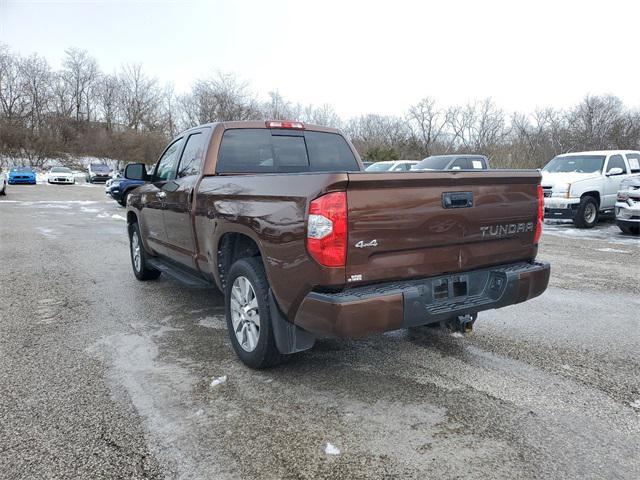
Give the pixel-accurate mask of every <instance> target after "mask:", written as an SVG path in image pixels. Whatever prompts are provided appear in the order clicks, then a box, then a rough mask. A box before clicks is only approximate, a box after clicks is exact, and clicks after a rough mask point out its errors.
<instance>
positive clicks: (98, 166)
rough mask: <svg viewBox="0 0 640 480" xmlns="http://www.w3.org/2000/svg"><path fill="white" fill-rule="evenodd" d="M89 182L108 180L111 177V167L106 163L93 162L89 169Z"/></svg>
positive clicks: (87, 176)
mask: <svg viewBox="0 0 640 480" xmlns="http://www.w3.org/2000/svg"><path fill="white" fill-rule="evenodd" d="M86 178H87V182H89V183H93V182H106V181H107V180H109V179H110V178H111V169H110V168H109V166H108V165H105V164H104V163H92V164H91V165H89V169H88V171H87V175H86Z"/></svg>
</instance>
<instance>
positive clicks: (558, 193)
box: [366, 150, 640, 233]
mask: <svg viewBox="0 0 640 480" xmlns="http://www.w3.org/2000/svg"><path fill="white" fill-rule="evenodd" d="M487 169H489V160H488V159H487V157H485V156H484V155H470V154H454V155H433V156H430V157H427V158H425V159H423V160H421V161H416V160H395V161H383V162H375V163H372V164H370V165H369V166H367V167H366V171H367V172H401V171H411V172H415V171H428V170H434V171H435V170H487ZM542 189H543V192H544V211H545V217H546V218H552V219H569V220H572V221H573V223H574V224H575V226H576V227H578V228H592V227H594V226H595V225H596V224H597V222H598V219H599V217H600V216H601V215H604V214H611V213H614V212H615V215H616V221H617V224H618V226H619V227H620V229H621V230H622V231H623V232H625V233H638V230H639V229H640V200H639V199H640V152H637V151H633V150H628V151H627V150H607V151H594V152H575V153H567V154H563V155H558V156H556V157H554V158H553V159H552V160H551V161H549V163H547V165H546V166H545V167H544V168H543V169H542Z"/></svg>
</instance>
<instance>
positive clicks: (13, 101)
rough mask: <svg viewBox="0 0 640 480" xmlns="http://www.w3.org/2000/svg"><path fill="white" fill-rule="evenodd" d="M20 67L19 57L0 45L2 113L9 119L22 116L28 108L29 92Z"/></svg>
mask: <svg viewBox="0 0 640 480" xmlns="http://www.w3.org/2000/svg"><path fill="white" fill-rule="evenodd" d="M23 87H24V80H23V78H22V76H21V71H20V68H19V59H18V57H16V55H14V54H13V53H11V51H9V48H8V47H6V46H3V45H0V113H2V117H3V118H5V119H6V120H7V121H13V120H14V119H16V118H20V117H21V116H22V115H23V114H24V112H25V110H26V108H27V93H26V92H25V90H24V88H23Z"/></svg>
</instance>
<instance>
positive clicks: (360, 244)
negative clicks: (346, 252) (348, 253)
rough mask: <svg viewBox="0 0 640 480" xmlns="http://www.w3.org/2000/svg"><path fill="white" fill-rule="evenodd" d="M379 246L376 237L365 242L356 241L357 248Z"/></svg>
mask: <svg viewBox="0 0 640 480" xmlns="http://www.w3.org/2000/svg"><path fill="white" fill-rule="evenodd" d="M377 246H378V240H376V239H375V238H374V239H373V240H371V241H370V242H365V241H363V240H360V241H359V242H358V243H356V248H366V247H377Z"/></svg>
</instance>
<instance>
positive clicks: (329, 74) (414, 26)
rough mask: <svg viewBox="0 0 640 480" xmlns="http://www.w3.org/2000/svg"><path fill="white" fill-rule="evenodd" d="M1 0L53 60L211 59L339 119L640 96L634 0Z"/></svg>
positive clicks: (638, 9)
mask: <svg viewBox="0 0 640 480" xmlns="http://www.w3.org/2000/svg"><path fill="white" fill-rule="evenodd" d="M524 5H525V2H519V1H513V0H512V1H504V2H503V1H494V0H482V1H478V0H476V1H453V0H441V1H438V2H427V1H403V0H394V1H388V0H387V1H385V2H376V1H371V0H370V1H362V2H360V1H358V2H356V1H349V0H341V1H333V0H320V1H318V0H316V1H304V0H297V1H276V0H265V1H259V0H240V1H216V0H211V1H205V0H203V1H195V0H194V1H190V0H186V1H160V0H156V1H132V0H129V1H116V0H111V1H110V0H86V1H80V0H75V1H70V0H66V1H53V0H49V1H44V0H42V1H32V0H0V42H2V43H5V44H8V45H9V46H10V47H11V48H12V49H13V50H15V51H17V52H20V53H22V54H29V53H33V52H37V53H39V54H42V55H44V56H45V57H46V58H47V59H48V60H49V61H50V62H51V64H52V66H53V67H54V68H58V67H59V66H60V63H61V59H62V57H63V54H64V50H65V48H67V47H70V46H76V47H80V48H84V49H87V50H88V51H89V52H90V53H91V54H92V55H93V56H94V57H95V58H96V59H97V60H98V62H99V64H100V66H101V68H102V70H103V71H106V72H110V71H114V70H116V69H117V68H118V67H119V65H120V64H122V63H127V62H141V63H143V64H144V66H145V69H146V71H147V72H148V73H149V74H151V75H152V76H156V77H157V78H158V79H160V80H162V81H170V82H173V83H174V85H175V87H176V90H178V91H184V90H186V89H188V88H189V86H190V85H191V83H192V82H193V80H194V79H196V78H201V77H205V76H207V75H210V74H212V73H213V72H215V71H216V70H221V71H224V72H234V73H236V74H237V75H238V76H240V77H241V78H243V79H244V80H247V81H248V82H249V83H250V85H251V87H252V90H255V91H256V92H257V93H259V94H261V95H262V96H263V97H266V93H267V92H268V91H270V90H278V91H279V92H280V93H281V94H282V95H284V96H285V97H286V98H288V99H290V100H293V101H295V102H301V103H303V104H307V103H313V104H316V105H320V104H323V103H330V104H332V105H333V106H334V107H335V109H336V111H337V112H338V113H339V114H340V115H342V116H344V117H348V116H352V115H358V114H362V113H369V112H373V113H382V114H401V113H403V112H404V111H405V110H406V109H407V107H408V106H409V105H410V104H412V103H416V102H417V101H418V100H419V99H420V98H422V97H425V96H432V97H435V98H436V99H437V100H438V101H439V102H440V103H441V104H452V103H464V102H466V101H468V100H470V99H475V98H482V97H486V96H490V97H493V98H494V99H495V100H496V102H497V103H498V104H499V105H501V106H502V107H504V108H506V109H507V110H508V111H513V110H522V111H531V110H533V109H535V108H536V107H538V106H555V107H563V106H568V105H571V104H573V103H575V102H577V101H579V99H580V98H581V97H582V96H583V95H585V94H586V93H594V94H599V93H612V94H615V95H618V96H619V97H621V98H622V99H623V100H624V101H625V102H626V103H628V104H630V105H634V106H640V48H639V47H640V2H639V1H626V2H621V1H617V0H608V1H604V2H603V1H598V2H591V1H584V0H583V1H560V0H555V1H547V0H537V1H529V2H526V5H527V6H526V7H525V6H524Z"/></svg>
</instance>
